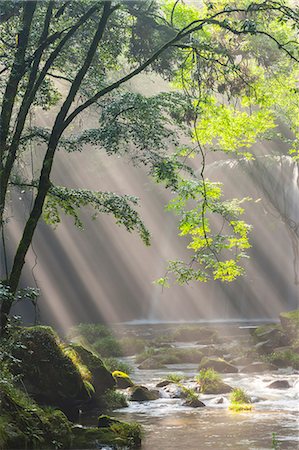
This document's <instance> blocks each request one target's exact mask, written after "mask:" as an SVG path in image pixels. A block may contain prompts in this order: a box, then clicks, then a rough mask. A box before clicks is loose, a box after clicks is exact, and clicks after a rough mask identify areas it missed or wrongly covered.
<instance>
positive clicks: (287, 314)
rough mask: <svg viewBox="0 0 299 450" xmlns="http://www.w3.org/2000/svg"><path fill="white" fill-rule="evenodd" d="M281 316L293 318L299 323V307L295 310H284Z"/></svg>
mask: <svg viewBox="0 0 299 450" xmlns="http://www.w3.org/2000/svg"><path fill="white" fill-rule="evenodd" d="M280 316H281V317H285V318H286V319H291V320H294V321H296V322H298V324H299V309H295V310H294V311H288V312H283V313H281V314H280Z"/></svg>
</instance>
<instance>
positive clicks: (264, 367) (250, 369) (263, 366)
mask: <svg viewBox="0 0 299 450" xmlns="http://www.w3.org/2000/svg"><path fill="white" fill-rule="evenodd" d="M274 370H278V367H277V366H275V365H274V364H271V363H265V362H254V363H251V364H249V365H248V366H245V367H243V369H241V370H240V372H242V373H254V372H272V371H274Z"/></svg>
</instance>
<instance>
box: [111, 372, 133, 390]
mask: <svg viewBox="0 0 299 450" xmlns="http://www.w3.org/2000/svg"><path fill="white" fill-rule="evenodd" d="M112 376H113V378H114V380H115V381H116V387H117V388H118V389H127V388H129V387H132V386H134V383H133V381H132V380H131V378H130V377H129V375H127V374H126V373H124V372H121V371H120V370H115V371H114V372H112Z"/></svg>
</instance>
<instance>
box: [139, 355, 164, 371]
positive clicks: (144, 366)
mask: <svg viewBox="0 0 299 450" xmlns="http://www.w3.org/2000/svg"><path fill="white" fill-rule="evenodd" d="M164 368H165V365H164V364H163V363H162V362H161V361H160V359H159V358H156V357H152V358H147V359H145V360H144V361H142V363H141V364H139V366H138V369H141V370H155V369H164Z"/></svg>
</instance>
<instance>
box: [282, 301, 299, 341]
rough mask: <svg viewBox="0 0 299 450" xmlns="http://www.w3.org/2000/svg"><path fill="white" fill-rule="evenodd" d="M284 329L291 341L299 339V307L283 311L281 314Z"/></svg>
mask: <svg viewBox="0 0 299 450" xmlns="http://www.w3.org/2000/svg"><path fill="white" fill-rule="evenodd" d="M279 319H280V323H281V326H282V329H283V331H284V332H285V333H286V335H287V337H288V338H289V343H290V342H294V341H296V340H298V339H299V309H296V310H295V311H288V312H283V313H281V314H280V316H279Z"/></svg>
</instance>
